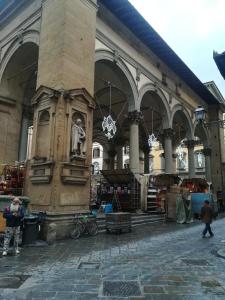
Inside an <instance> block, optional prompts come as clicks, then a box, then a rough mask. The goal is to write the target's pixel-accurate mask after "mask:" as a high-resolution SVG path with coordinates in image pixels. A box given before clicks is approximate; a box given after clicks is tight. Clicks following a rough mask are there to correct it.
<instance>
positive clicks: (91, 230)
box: [88, 222, 98, 236]
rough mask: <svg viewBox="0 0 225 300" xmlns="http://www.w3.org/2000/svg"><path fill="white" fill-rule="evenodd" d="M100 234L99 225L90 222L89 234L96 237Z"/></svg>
mask: <svg viewBox="0 0 225 300" xmlns="http://www.w3.org/2000/svg"><path fill="white" fill-rule="evenodd" d="M97 233H98V225H97V223H96V222H89V224H88V234H90V235H93V236H94V235H96V234H97Z"/></svg>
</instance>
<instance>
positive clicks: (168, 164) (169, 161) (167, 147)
mask: <svg viewBox="0 0 225 300" xmlns="http://www.w3.org/2000/svg"><path fill="white" fill-rule="evenodd" d="M173 136H174V131H173V129H172V128H167V129H164V130H163V137H164V153H165V173H168V174H171V173H173V158H172V154H173V149H172V138H173Z"/></svg>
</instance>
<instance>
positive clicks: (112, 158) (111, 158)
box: [108, 149, 116, 170]
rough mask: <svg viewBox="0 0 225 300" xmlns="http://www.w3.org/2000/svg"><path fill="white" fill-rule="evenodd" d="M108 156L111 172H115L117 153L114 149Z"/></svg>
mask: <svg viewBox="0 0 225 300" xmlns="http://www.w3.org/2000/svg"><path fill="white" fill-rule="evenodd" d="M108 156H109V170H114V169H115V156H116V151H115V150H114V149H111V150H109V151H108Z"/></svg>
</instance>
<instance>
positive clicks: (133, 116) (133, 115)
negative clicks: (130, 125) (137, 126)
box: [128, 110, 143, 123]
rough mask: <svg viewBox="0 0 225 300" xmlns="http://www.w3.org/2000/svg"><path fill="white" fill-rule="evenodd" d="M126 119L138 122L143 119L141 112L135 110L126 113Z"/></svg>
mask: <svg viewBox="0 0 225 300" xmlns="http://www.w3.org/2000/svg"><path fill="white" fill-rule="evenodd" d="M128 119H129V120H130V121H131V122H134V123H139V122H140V121H141V120H142V119H143V115H142V112H140V111H137V110H134V111H130V112H129V113H128Z"/></svg>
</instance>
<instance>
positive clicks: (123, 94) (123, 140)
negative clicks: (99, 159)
mask: <svg viewBox="0 0 225 300" xmlns="http://www.w3.org/2000/svg"><path fill="white" fill-rule="evenodd" d="M136 99H137V87H136V84H135V82H134V79H133V77H132V75H131V73H130V71H129V70H128V68H127V67H126V65H125V63H124V62H123V61H122V60H121V59H120V58H117V59H115V56H114V55H113V53H111V52H109V51H105V50H99V51H97V52H96V63H95V100H96V109H95V111H94V122H93V124H94V126H93V140H95V141H99V143H100V144H101V145H102V146H103V149H104V152H105V153H104V159H105V161H109V162H110V163H109V166H108V168H114V167H115V166H117V168H119V167H120V168H122V167H123V164H122V163H121V162H122V155H123V153H122V151H123V146H124V145H125V144H127V143H128V142H129V140H130V122H129V121H128V115H129V113H130V112H132V111H134V110H135V109H136V102H135V100H136ZM110 104H111V105H110ZM109 106H110V107H109ZM108 115H111V116H112V118H113V120H114V121H116V123H115V124H116V127H117V131H116V134H115V136H114V137H113V139H107V137H106V136H105V134H104V133H103V130H102V121H103V119H104V117H107V116H108ZM136 146H137V145H136ZM106 152H107V153H106ZM115 158H117V161H118V160H119V161H120V163H117V164H115V163H113V161H114V162H115ZM131 160H132V159H131ZM105 165H106V164H104V166H105Z"/></svg>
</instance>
